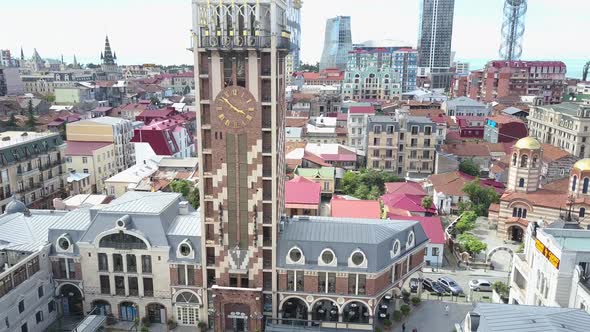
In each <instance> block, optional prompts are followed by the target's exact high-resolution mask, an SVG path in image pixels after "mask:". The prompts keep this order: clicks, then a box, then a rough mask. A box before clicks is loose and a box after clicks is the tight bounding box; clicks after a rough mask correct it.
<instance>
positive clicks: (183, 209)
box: [178, 201, 188, 215]
mask: <svg viewBox="0 0 590 332" xmlns="http://www.w3.org/2000/svg"><path fill="white" fill-rule="evenodd" d="M178 214H180V215H187V214H188V202H187V201H182V202H180V203H178Z"/></svg>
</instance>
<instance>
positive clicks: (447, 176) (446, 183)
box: [428, 171, 504, 196]
mask: <svg viewBox="0 0 590 332" xmlns="http://www.w3.org/2000/svg"><path fill="white" fill-rule="evenodd" d="M473 179H475V177H473V176H471V175H467V174H465V173H461V172H459V171H454V172H449V173H441V174H433V175H430V176H429V177H428V181H430V183H432V185H433V186H434V190H436V191H437V192H442V193H445V194H446V195H451V196H466V195H465V193H464V192H463V186H465V184H466V183H467V182H469V181H473ZM480 183H481V184H482V185H484V186H488V187H491V188H494V190H496V192H498V193H502V192H503V191H504V184H502V183H500V182H497V181H494V180H480Z"/></svg>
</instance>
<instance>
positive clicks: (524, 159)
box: [520, 154, 529, 167]
mask: <svg viewBox="0 0 590 332" xmlns="http://www.w3.org/2000/svg"><path fill="white" fill-rule="evenodd" d="M528 161H529V156H527V155H526V154H525V155H523V156H522V157H520V167H526V164H527V162H528Z"/></svg>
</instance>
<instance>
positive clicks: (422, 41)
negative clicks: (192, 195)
mask: <svg viewBox="0 0 590 332" xmlns="http://www.w3.org/2000/svg"><path fill="white" fill-rule="evenodd" d="M454 14H455V0H422V5H421V6H420V28H419V31H418V67H419V68H420V69H419V76H429V78H430V81H431V87H432V88H448V87H449V85H450V78H451V74H450V73H449V68H450V67H451V41H452V39H453V16H454Z"/></svg>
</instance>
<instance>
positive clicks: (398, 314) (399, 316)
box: [393, 310, 402, 322]
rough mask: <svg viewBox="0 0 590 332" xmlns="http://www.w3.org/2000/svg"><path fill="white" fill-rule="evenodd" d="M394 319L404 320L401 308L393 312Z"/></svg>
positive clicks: (397, 320)
mask: <svg viewBox="0 0 590 332" xmlns="http://www.w3.org/2000/svg"><path fill="white" fill-rule="evenodd" d="M393 320H395V321H396V322H399V321H401V320H402V312H401V311H399V310H396V311H394V312H393Z"/></svg>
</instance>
